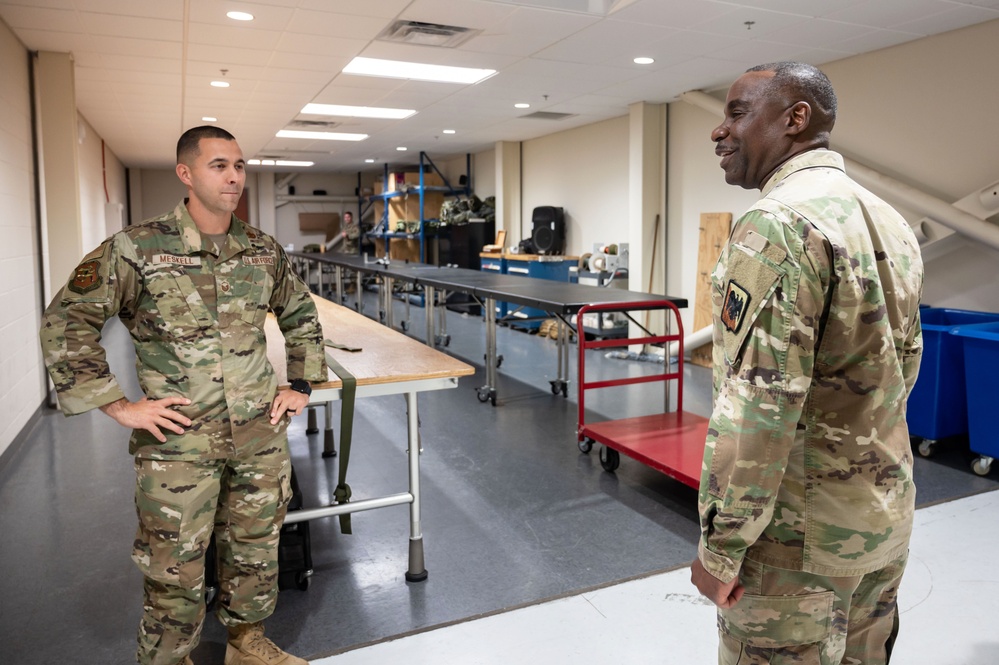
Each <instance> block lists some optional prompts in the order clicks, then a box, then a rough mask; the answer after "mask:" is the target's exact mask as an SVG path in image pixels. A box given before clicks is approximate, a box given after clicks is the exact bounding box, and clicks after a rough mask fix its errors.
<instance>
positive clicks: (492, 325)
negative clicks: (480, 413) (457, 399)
mask: <svg viewBox="0 0 999 665" xmlns="http://www.w3.org/2000/svg"><path fill="white" fill-rule="evenodd" d="M485 307H486V385H484V386H482V387H481V388H479V389H478V397H479V401H480V402H491V403H492V405H493V406H496V300H495V299H493V298H486V302H485Z"/></svg>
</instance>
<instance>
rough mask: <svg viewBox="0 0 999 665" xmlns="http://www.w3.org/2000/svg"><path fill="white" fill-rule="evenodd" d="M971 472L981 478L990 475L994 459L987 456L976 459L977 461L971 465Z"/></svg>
mask: <svg viewBox="0 0 999 665" xmlns="http://www.w3.org/2000/svg"><path fill="white" fill-rule="evenodd" d="M971 470H972V471H974V472H975V473H977V474H978V475H979V476H987V475H989V471H991V470H992V458H991V457H986V456H985V455H982V456H981V457H976V458H975V461H974V462H972V463H971Z"/></svg>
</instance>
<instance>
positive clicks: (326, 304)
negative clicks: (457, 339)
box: [264, 295, 475, 388]
mask: <svg viewBox="0 0 999 665" xmlns="http://www.w3.org/2000/svg"><path fill="white" fill-rule="evenodd" d="M312 300H313V301H314V302H315V303H316V309H317V310H318V311H319V321H320V322H321V323H322V326H323V336H324V337H325V338H326V339H328V340H330V341H332V342H334V343H336V344H342V345H343V346H349V347H353V348H360V349H362V350H361V351H359V352H357V353H351V352H349V351H342V350H340V349H331V348H329V347H326V352H327V353H329V354H331V355H332V356H333V358H334V359H336V361H337V362H339V363H340V364H341V365H343V366H344V368H346V369H347V371H348V372H350V373H351V374H353V375H354V376H355V377H356V378H357V385H359V386H363V385H373V384H379V383H395V382H400V381H416V380H420V379H437V378H448V377H458V376H468V375H470V374H474V373H475V369H474V368H473V367H472V366H471V365H467V364H465V363H463V362H461V361H460V360H457V359H455V358H452V357H451V356H449V355H447V354H444V353H441V352H440V351H437V350H436V349H431V348H430V347H429V346H427V345H425V344H423V343H422V342H418V341H416V340H415V339H412V338H410V337H407V336H406V335H403V334H402V333H400V332H397V331H395V330H392V329H391V328H389V327H387V326H383V325H382V324H380V323H378V322H376V321H373V320H372V319H369V318H368V317H366V316H364V315H362V314H358V313H357V312H356V311H354V310H352V309H348V308H346V307H343V306H342V305H337V304H335V303H332V302H330V301H329V300H326V299H325V298H319V297H317V296H315V295H313V296H312ZM264 332H265V333H266V335H267V357H268V358H269V359H270V361H271V364H272V365H273V366H274V371H275V372H276V373H277V377H278V383H279V384H281V385H284V384H287V382H288V380H287V354H286V352H285V348H284V336H283V335H282V334H281V330H280V329H279V328H278V325H277V319H275V318H274V316H273V315H272V314H271V315H268V317H267V323H266V325H265V326H264ZM330 377H331V380H330V381H329V382H327V383H320V384H316V383H314V384H313V388H338V387H340V381H339V379H337V378H336V377H335V376H334V375H333V374H330Z"/></svg>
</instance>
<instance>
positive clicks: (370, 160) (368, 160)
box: [364, 159, 375, 164]
mask: <svg viewBox="0 0 999 665" xmlns="http://www.w3.org/2000/svg"><path fill="white" fill-rule="evenodd" d="M364 163H365V164H374V163H375V160H373V159H365V160H364Z"/></svg>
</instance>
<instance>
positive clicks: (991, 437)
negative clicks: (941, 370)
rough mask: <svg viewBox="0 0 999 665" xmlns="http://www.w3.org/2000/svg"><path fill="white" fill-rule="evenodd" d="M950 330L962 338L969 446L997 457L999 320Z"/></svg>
mask: <svg viewBox="0 0 999 665" xmlns="http://www.w3.org/2000/svg"><path fill="white" fill-rule="evenodd" d="M952 332H953V334H954V335H957V336H958V337H960V338H961V339H962V340H963V341H964V380H965V385H966V388H967V397H968V442H969V444H970V448H971V450H972V451H973V452H975V453H978V454H979V455H986V456H988V457H999V434H997V431H996V426H995V424H996V415H995V413H996V407H997V405H999V322H995V323H984V324H980V325H973V326H959V327H957V328H955V329H954V330H953V331H952Z"/></svg>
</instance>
